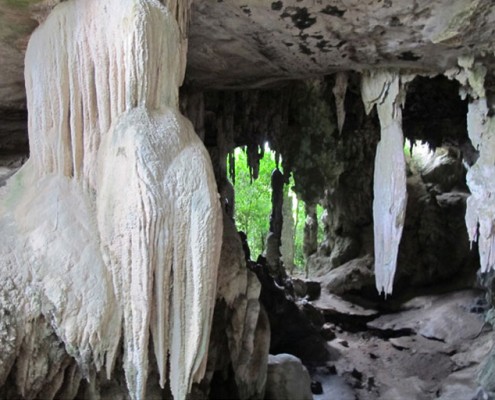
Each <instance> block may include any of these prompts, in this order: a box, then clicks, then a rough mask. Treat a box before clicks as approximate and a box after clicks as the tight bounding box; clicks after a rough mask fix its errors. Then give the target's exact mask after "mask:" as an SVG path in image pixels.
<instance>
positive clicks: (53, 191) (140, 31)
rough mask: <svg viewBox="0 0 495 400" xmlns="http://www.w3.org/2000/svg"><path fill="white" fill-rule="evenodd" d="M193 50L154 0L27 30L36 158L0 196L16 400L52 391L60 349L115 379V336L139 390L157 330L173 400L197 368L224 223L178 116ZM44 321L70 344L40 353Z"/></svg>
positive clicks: (97, 4)
mask: <svg viewBox="0 0 495 400" xmlns="http://www.w3.org/2000/svg"><path fill="white" fill-rule="evenodd" d="M177 7H179V5H177ZM178 10H179V11H180V7H179V8H178ZM174 11H175V10H174ZM184 51H185V48H184V47H183V46H181V39H180V35H179V28H178V25H177V22H176V20H175V18H174V17H173V16H172V15H170V14H169V12H168V11H167V9H166V8H165V7H164V6H163V5H161V4H160V3H159V2H158V1H154V0H124V1H121V0H111V1H106V2H101V1H97V0H84V1H83V0H78V1H70V2H64V3H61V4H60V5H58V6H57V7H56V8H55V9H54V10H53V11H52V13H51V14H50V16H49V17H48V18H47V19H46V21H45V22H44V23H43V24H42V25H41V26H40V27H39V28H38V30H37V31H36V32H35V33H34V34H33V35H32V37H31V41H30V44H29V46H28V50H27V54H26V70H25V78H26V87H27V101H28V108H29V110H30V113H29V135H30V150H31V158H30V159H29V161H28V162H27V163H26V164H25V165H24V166H23V168H22V169H21V170H20V171H19V172H18V173H17V174H16V175H14V176H13V177H12V178H11V179H10V180H9V181H8V183H7V186H6V187H4V188H2V189H1V191H0V227H1V228H0V230H1V232H2V237H4V238H5V240H4V241H2V244H1V245H0V276H1V278H2V279H1V280H2V282H7V283H8V285H10V286H9V288H7V289H6V288H5V287H2V290H1V291H0V295H1V296H2V297H4V298H6V301H5V302H4V303H3V305H2V311H3V312H4V313H5V312H6V311H5V310H7V309H8V307H9V304H15V305H16V310H15V312H9V313H8V315H9V316H10V317H9V319H5V320H2V326H1V328H2V329H0V335H1V336H0V342H2V343H4V342H5V343H7V344H8V345H7V346H2V355H1V356H0V382H4V381H5V379H6V376H7V374H8V373H9V372H10V368H11V366H12V362H13V359H15V358H16V357H17V371H16V376H17V385H18V389H19V392H20V393H21V394H22V395H23V396H27V397H28V398H33V397H36V396H39V395H43V398H53V397H54V396H55V395H56V394H57V391H58V390H59V388H60V387H61V385H62V382H63V379H64V374H65V373H66V369H67V368H68V366H69V365H70V363H69V362H67V361H66V360H65V359H64V357H65V358H66V353H68V355H70V356H71V357H73V358H75V360H76V361H77V364H78V368H79V369H80V371H81V373H82V375H84V377H86V378H87V379H91V376H92V374H93V372H94V371H95V370H96V371H99V370H100V369H101V368H103V367H105V368H106V371H107V375H108V377H110V375H111V373H112V370H113V368H114V364H115V360H116V355H117V352H118V349H119V345H121V346H122V347H123V349H124V370H125V374H126V380H127V386H128V389H129V392H130V395H131V397H132V398H134V399H143V398H145V388H146V382H147V374H148V345H149V342H150V331H151V334H152V336H153V344H154V352H155V356H156V359H157V362H158V370H159V373H160V384H161V386H162V387H163V386H164V385H165V383H166V381H167V378H168V377H169V378H170V387H171V390H172V393H173V395H174V398H175V399H184V398H185V397H186V394H187V393H188V392H189V391H190V389H191V385H192V383H193V382H198V381H199V380H201V378H202V377H203V375H204V371H205V367H206V357H207V347H208V341H209V331H210V324H211V319H212V314H213V306H214V302H215V297H216V296H215V294H216V279H217V266H218V260H219V257H220V246H221V232H222V225H221V211H220V204H219V201H218V195H217V188H216V184H215V179H214V176H213V170H212V166H211V163H210V161H209V157H208V154H207V153H206V151H205V149H204V147H203V145H202V144H201V141H200V140H199V138H198V137H197V136H196V135H195V133H194V130H193V128H192V125H191V124H190V123H189V121H187V120H186V119H185V118H184V117H182V116H181V115H180V113H179V112H178V86H179V84H180V82H181V80H182V76H183V73H184V62H183V60H184V57H185V55H184V54H183V52H184ZM181 60H182V61H181ZM9 282H11V283H9ZM37 321H41V322H37ZM43 321H47V325H48V326H49V327H50V328H51V330H53V334H54V338H53V339H58V340H59V341H60V343H61V344H63V346H65V350H63V347H61V348H60V351H59V352H58V353H53V350H47V351H48V352H46V351H44V350H42V351H35V348H36V346H42V344H43V341H44V340H48V339H46V337H47V336H48V335H49V332H50V329H47V330H46V332H47V334H46V335H45V336H44V337H41V338H40V337H39V336H40V335H43V332H44V331H45V330H44V329H41V328H39V327H38V325H37V324H39V323H41V324H43V323H44V322H43ZM40 343H41V344H40ZM32 346H35V347H34V348H33V347H32ZM43 348H45V347H42V349H43ZM3 349H5V350H3ZM48 349H51V347H50V346H48ZM167 355H168V356H169V362H170V371H167ZM52 359H53V360H56V361H49V360H52ZM47 368H52V369H50V370H47ZM71 368H72V370H71V371H70V372H67V373H69V374H71V375H72V376H76V375H77V373H76V372H75V371H74V370H73V369H74V368H73V367H71ZM24 377H26V378H24ZM26 379H27V380H26ZM33 379H34V381H33ZM79 380H80V377H79V379H74V386H73V387H72V390H70V389H71V388H68V389H67V391H66V394H67V393H71V392H72V397H73V396H74V395H75V392H76V391H77V387H78V385H79ZM37 381H42V382H44V384H45V389H43V390H48V392H46V391H44V392H43V393H40V390H41V389H42V387H41V386H39V385H38V386H37V385H36V384H35V382H37ZM47 382H48V383H50V382H53V384H51V385H50V384H49V385H48V386H46V383H47ZM74 387H75V390H74ZM69 397H70V396H69Z"/></svg>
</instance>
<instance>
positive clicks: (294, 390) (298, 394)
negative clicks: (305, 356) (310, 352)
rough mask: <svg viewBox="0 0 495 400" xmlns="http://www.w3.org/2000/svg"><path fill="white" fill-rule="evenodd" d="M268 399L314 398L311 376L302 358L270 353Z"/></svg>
mask: <svg viewBox="0 0 495 400" xmlns="http://www.w3.org/2000/svg"><path fill="white" fill-rule="evenodd" d="M266 399H267V400H268V399H270V400H312V399H313V394H312V393H311V378H310V377H309V373H308V371H307V369H306V368H305V367H304V365H302V363H301V360H299V359H298V358H297V357H295V356H293V355H290V354H283V353H282V354H278V355H275V356H274V355H270V356H269V358H268V374H267V380H266Z"/></svg>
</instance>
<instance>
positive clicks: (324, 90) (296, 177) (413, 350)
mask: <svg viewBox="0 0 495 400" xmlns="http://www.w3.org/2000/svg"><path fill="white" fill-rule="evenodd" d="M359 85H360V83H359V79H358V77H357V76H356V75H353V74H350V76H349V78H348V87H347V89H346V92H345V94H344V96H343V98H342V101H343V103H344V110H345V111H346V115H345V119H344V121H342V122H339V121H338V119H339V117H338V113H339V112H338V110H339V103H338V99H337V97H338V96H337V95H336V94H335V92H336V87H338V78H337V77H336V76H328V77H325V78H323V79H319V80H310V81H305V82H291V83H288V84H286V85H284V86H283V87H281V88H278V89H267V90H250V91H249V90H247V91H242V92H224V93H222V92H216V93H210V94H208V95H207V96H206V101H205V104H206V105H207V107H206V109H207V110H208V109H210V110H211V108H209V105H210V106H211V105H213V107H212V108H213V109H215V111H212V112H210V113H209V114H208V113H207V117H206V121H210V124H211V123H212V122H214V124H213V125H214V126H212V125H208V123H207V124H205V126H206V127H207V128H206V130H205V131H206V137H208V135H210V137H211V136H213V135H214V136H216V137H217V142H216V144H217V145H218V136H217V135H218V132H219V125H220V124H222V126H223V127H224V128H225V127H227V128H229V132H230V133H227V134H226V137H227V138H228V137H229V135H230V139H228V140H229V141H230V146H227V147H228V148H229V149H230V151H229V152H228V151H225V150H224V152H223V154H224V156H225V159H226V160H228V162H226V163H225V167H224V168H223V169H224V170H225V173H224V177H226V178H227V179H229V178H230V180H231V181H232V182H233V188H232V189H233V190H234V197H235V212H234V213H233V216H234V219H236V222H237V228H238V229H239V230H240V231H244V233H247V237H246V236H244V234H243V233H241V237H242V240H243V241H245V242H244V243H245V246H244V248H245V251H246V248H248V249H250V250H251V251H250V253H247V254H249V255H250V257H249V256H248V257H247V264H248V267H249V268H250V269H251V270H252V271H254V272H255V273H256V274H257V276H258V279H259V280H260V282H261V286H262V288H261V294H260V301H261V304H262V305H263V307H264V308H265V309H266V311H267V313H268V319H269V321H270V327H271V341H270V354H274V355H277V354H285V353H288V354H292V355H295V356H297V357H298V358H299V359H301V360H302V362H303V364H304V365H305V366H306V367H307V368H308V369H309V371H310V375H311V378H312V379H313V381H314V383H315V382H316V383H315V385H316V389H314V391H313V395H314V398H322V399H323V398H327V397H325V396H328V395H329V394H328V393H333V394H335V393H340V394H339V396H342V397H339V398H342V399H346V398H352V396H353V394H351V392H352V391H349V390H348V388H349V386H351V387H353V390H357V391H358V393H359V395H360V396H363V398H370V399H374V398H381V397H380V395H379V394H378V393H379V392H380V390H382V388H380V385H383V384H384V381H387V379H388V378H385V377H384V373H385V371H386V370H389V369H390V368H393V370H394V371H395V372H394V373H393V374H392V376H393V377H394V379H398V378H399V377H405V376H409V375H411V374H413V372H414V373H416V370H421V369H422V368H425V370H424V371H422V372H421V373H420V374H415V375H414V377H411V379H410V380H406V383H404V384H397V383H395V384H394V385H395V387H394V388H393V389H390V390H389V392H387V396H389V398H393V397H394V396H403V395H404V394H399V393H404V391H407V390H408V389H407V387H408V386H409V385H414V384H416V383H417V382H421V385H423V386H422V389H421V390H422V391H425V392H427V391H435V393H436V392H439V391H442V390H444V391H445V390H447V389H445V387H441V385H442V382H443V381H445V382H450V381H449V379H450V380H451V381H455V380H456V379H459V378H458V377H457V376H456V375H455V374H453V373H452V368H454V367H453V365H454V363H453V361H452V360H451V359H450V358H449V359H447V358H446V357H445V356H444V355H442V354H443V352H444V348H446V347H449V346H450V347H451V348H455V350H452V351H455V352H459V353H460V354H463V355H465V356H467V353H468V352H467V350H466V349H465V348H464V347H462V344H461V343H463V341H465V340H468V339H473V337H475V336H476V339H478V338H481V341H480V342H478V344H477V345H482V343H485V342H484V341H485V340H486V336H485V330H486V328H485V327H484V322H483V319H482V316H483V315H484V313H485V312H486V310H487V308H488V307H489V304H490V302H491V299H490V298H488V297H487V295H485V294H484V293H483V290H486V289H482V288H483V286H484V285H486V283H482V282H481V281H483V282H485V281H487V279H489V278H488V276H485V275H483V276H481V275H479V274H478V275H477V274H476V271H477V270H479V257H478V254H477V245H476V243H471V244H470V241H469V239H468V236H467V232H466V227H465V221H464V217H465V210H466V199H467V198H468V197H469V188H468V186H467V184H466V171H467V169H468V168H469V167H470V166H472V165H473V164H474V163H475V162H476V159H477V157H478V154H477V150H476V149H475V148H474V146H473V145H472V144H471V141H470V139H469V136H468V132H467V121H466V116H467V103H468V102H467V100H465V99H462V98H461V97H460V96H459V91H460V85H459V84H458V83H457V82H455V81H452V80H449V79H447V78H446V77H444V76H435V77H416V78H414V79H413V80H412V81H411V82H409V84H408V85H407V89H406V93H407V94H406V95H405V98H404V106H403V107H404V108H403V130H404V142H403V145H402V150H401V151H402V152H403V155H404V158H405V163H406V171H405V173H406V178H407V195H408V197H407V207H406V218H405V222H404V230H403V234H402V238H401V241H400V247H399V251H398V258H397V273H396V275H395V278H394V292H393V293H392V294H391V295H389V296H387V297H386V298H384V297H383V296H380V295H379V293H378V292H377V290H376V287H375V277H374V273H373V271H374V264H373V261H374V260H373V230H372V226H373V218H372V215H371V214H372V213H371V204H372V201H373V197H374V196H373V190H372V181H373V174H372V170H373V160H374V157H375V151H376V146H377V143H378V141H379V140H380V137H379V126H380V121H379V119H378V116H377V113H376V112H375V111H372V112H371V114H370V115H369V116H368V115H366V113H365V110H364V108H363V105H362V99H361V93H360V87H359ZM224 98H227V99H228V101H227V102H225V103H224V105H225V107H227V110H228V111H227V112H226V111H225V110H226V109H225V108H224V107H223V106H221V105H220V104H221V103H222V102H223V101H224V100H222V99H224ZM212 99H213V101H212ZM246 104H247V105H248V106H246ZM229 107H230V108H229ZM246 111H247V115H246V114H245V113H246ZM219 121H220V122H219ZM225 121H227V123H225ZM339 123H340V124H341V125H340V128H339ZM208 132H210V133H208ZM212 132H214V134H213V135H212ZM224 132H225V131H224ZM222 140H224V139H222ZM222 140H220V142H222ZM212 142H213V141H212ZM267 143H269V145H267ZM221 144H222V143H221ZM222 145H223V144H222ZM240 147H243V150H240V149H239V148H240ZM249 147H251V148H250V149H249ZM271 149H273V151H271ZM239 161H240V162H241V164H239ZM233 163H234V164H235V173H233ZM265 163H266V164H265ZM253 164H254V165H253ZM278 164H280V167H281V168H280V169H281V171H282V172H281V175H283V176H284V178H285V181H284V188H285V189H284V191H285V193H287V192H288V191H287V185H289V187H290V188H291V189H293V191H294V194H295V195H296V196H298V197H299V198H300V200H299V202H300V203H299V205H298V207H297V209H298V212H301V211H302V209H303V208H304V220H305V223H304V224H303V225H304V227H303V226H300V227H299V229H300V230H301V228H302V230H303V232H302V238H303V239H302V241H303V243H302V245H300V246H301V247H302V248H303V254H304V256H305V258H304V260H303V263H304V264H303V263H301V264H297V267H300V268H301V267H303V268H304V270H303V271H300V272H299V273H296V274H294V273H293V270H292V269H291V266H290V263H287V262H284V261H282V262H280V264H281V266H282V268H283V267H286V270H285V271H283V272H280V269H277V268H271V267H270V261H269V260H267V257H266V256H267V248H266V244H267V236H269V230H270V223H269V222H270V213H271V212H272V211H273V210H272V205H271V204H270V200H271V196H272V184H271V182H270V177H271V174H272V171H273V170H274V169H275V168H276V167H277V166H278ZM226 171H228V173H226ZM284 171H290V174H288V175H289V178H287V177H286V174H284ZM253 175H256V177H257V180H254V182H253V183H252V185H253V186H254V187H256V186H255V185H259V186H257V189H256V190H255V191H251V192H249V191H247V192H246V191H245V189H246V188H248V187H252V186H250V184H251V180H252V178H253ZM260 190H261V191H263V194H261V193H260V192H259V191H260ZM257 191H258V192H257ZM263 196H264V198H263V199H262V197H263ZM245 200H249V202H250V204H251V205H252V204H258V207H259V206H260V203H263V204H264V216H263V217H261V216H260V217H261V218H264V228H262V233H261V234H260V232H256V233H254V234H253V236H255V239H254V241H256V242H257V244H256V245H254V246H253V245H250V237H249V236H250V232H251V230H250V229H249V228H246V226H247V225H248V224H249V223H250V222H255V219H257V218H259V217H256V218H252V219H251V220H250V219H249V217H248V216H247V215H242V217H241V214H240V212H241V211H240V209H239V207H241V208H242V202H243V201H245ZM257 201H259V203H256V202H257ZM290 203H292V204H294V203H293V201H291V202H290ZM302 204H304V206H302ZM292 211H293V213H292V216H293V215H294V209H293V210H292ZM242 218H244V220H243V221H242V223H240V220H241V219H242ZM298 218H299V220H301V215H299V216H298ZM237 219H239V221H237ZM285 222H286V220H284V223H285ZM289 224H293V219H291V221H290V222H289ZM300 235H301V234H300ZM299 237H300V236H299ZM251 240H252V239H251ZM298 240H301V239H298ZM296 245H297V244H296ZM253 248H256V250H255V251H253ZM248 251H249V250H248ZM282 253H283V252H279V253H277V257H278V259H279V261H280V258H281V256H283V254H282ZM258 255H261V256H262V257H258ZM296 260H298V261H299V260H301V258H296ZM303 265H304V266H303ZM296 271H297V269H296ZM418 310H421V311H418ZM453 310H456V311H453ZM459 310H460V311H459ZM444 312H445V315H443V313H444ZM463 320H465V321H470V327H469V328H466V327H465V326H464V322H462V321H463ZM450 330H452V331H456V332H457V335H454V334H451V333H448V334H447V331H450ZM480 332H481V333H480ZM477 335H479V336H477ZM480 343H481V344H480ZM460 357H461V355H459V358H460ZM404 365H408V367H404ZM426 365H428V368H426ZM408 368H409V369H408ZM336 371H338V373H336ZM471 372H472V371H471ZM408 374H409V375H408ZM451 375H452V376H451ZM408 379H409V378H408ZM377 382H378V383H377ZM318 383H321V384H322V385H323V386H322V387H321V389H322V390H323V393H326V394H322V395H320V396H321V397H318V396H319V395H318V390H319V386H318ZM449 384H450V383H449ZM339 390H340V391H341V392H339ZM360 398H361V397H360Z"/></svg>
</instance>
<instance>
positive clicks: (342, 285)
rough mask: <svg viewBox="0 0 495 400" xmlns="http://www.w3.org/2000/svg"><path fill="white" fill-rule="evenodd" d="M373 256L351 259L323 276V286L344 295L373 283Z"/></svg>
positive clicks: (327, 289) (330, 291)
mask: <svg viewBox="0 0 495 400" xmlns="http://www.w3.org/2000/svg"><path fill="white" fill-rule="evenodd" d="M374 278H375V275H374V273H373V258H372V257H371V256H365V257H362V258H357V259H354V260H351V261H349V262H347V263H345V264H344V265H341V266H340V267H338V268H335V269H333V270H332V271H330V272H329V273H328V274H326V275H325V276H324V277H322V282H321V284H322V286H323V287H324V289H325V290H326V291H327V292H328V293H332V294H336V295H340V296H341V295H343V294H346V293H349V292H352V291H355V292H359V291H360V290H361V289H362V288H366V287H368V288H369V287H370V286H372V285H373V282H374Z"/></svg>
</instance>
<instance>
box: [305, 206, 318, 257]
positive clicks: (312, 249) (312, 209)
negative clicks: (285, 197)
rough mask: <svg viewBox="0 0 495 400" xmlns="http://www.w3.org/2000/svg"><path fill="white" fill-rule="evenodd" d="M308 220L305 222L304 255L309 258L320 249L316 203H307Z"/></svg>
mask: <svg viewBox="0 0 495 400" xmlns="http://www.w3.org/2000/svg"><path fill="white" fill-rule="evenodd" d="M304 210H305V214H306V220H305V222H304V243H303V251H304V256H305V257H306V258H308V257H309V256H310V255H311V254H314V253H316V250H317V249H318V218H317V215H316V205H313V204H305V206H304Z"/></svg>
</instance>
